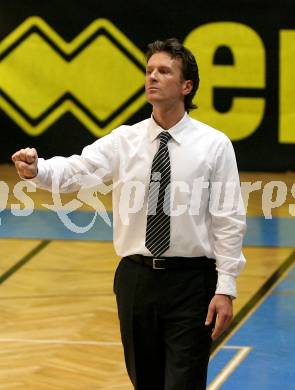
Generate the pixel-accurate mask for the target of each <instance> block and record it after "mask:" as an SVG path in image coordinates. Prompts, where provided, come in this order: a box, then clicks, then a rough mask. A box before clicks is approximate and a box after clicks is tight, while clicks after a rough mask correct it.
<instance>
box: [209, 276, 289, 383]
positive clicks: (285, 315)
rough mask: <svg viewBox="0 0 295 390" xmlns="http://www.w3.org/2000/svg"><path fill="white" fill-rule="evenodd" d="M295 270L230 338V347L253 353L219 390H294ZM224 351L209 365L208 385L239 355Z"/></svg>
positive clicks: (227, 350)
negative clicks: (243, 348) (247, 348)
mask: <svg viewBox="0 0 295 390" xmlns="http://www.w3.org/2000/svg"><path fill="white" fill-rule="evenodd" d="M294 282H295V268H293V270H291V271H290V272H289V274H288V275H287V276H285V278H284V279H283V280H282V281H281V282H280V283H279V284H278V285H277V286H276V287H275V289H274V290H273V291H272V292H271V293H270V295H269V296H268V297H267V298H266V300H265V301H264V302H263V303H262V304H261V306H259V307H258V309H257V310H256V311H255V312H254V313H253V314H252V315H251V317H249V318H248V320H247V321H246V322H245V323H244V324H243V325H242V327H241V328H239V329H238V331H237V332H236V333H235V334H234V335H233V336H232V337H231V338H230V340H229V341H228V343H227V346H237V347H243V346H248V347H251V348H252V349H251V351H250V352H249V354H248V355H247V356H246V357H245V359H244V360H243V361H242V362H241V363H240V365H239V366H238V367H237V368H236V369H235V370H234V371H233V372H232V374H231V375H230V376H229V377H228V378H227V379H226V381H225V382H224V384H223V385H222V386H221V387H220V389H222V390H249V389H252V390H281V389H284V390H293V389H294V386H295V385H294V384H295V370H294V367H295V354H294V346H295V310H294V308H295V289H294V285H295V283H294ZM236 353H237V352H236V350H232V349H221V350H220V351H219V352H218V353H217V354H216V356H215V357H214V358H213V359H212V361H211V362H210V365H209V378H208V383H209V384H210V383H211V381H212V380H213V379H214V378H216V376H217V375H218V374H219V373H220V371H221V369H222V368H224V367H226V365H227V364H228V363H229V361H230V360H231V359H232V358H233V357H234V355H235V354H236Z"/></svg>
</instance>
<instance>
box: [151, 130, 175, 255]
mask: <svg viewBox="0 0 295 390" xmlns="http://www.w3.org/2000/svg"><path fill="white" fill-rule="evenodd" d="M170 138H171V135H170V133H169V132H168V131H162V133H160V146H159V149H158V151H157V153H156V154H155V157H154V159H153V163H152V170H151V178H150V187H149V196H148V216H147V227H146V237H145V246H146V248H147V249H148V250H149V251H150V252H151V253H152V255H153V256H155V257H159V256H161V254H162V253H164V252H165V251H166V250H167V249H168V248H169V246H170V180H171V172H170V157H169V150H168V146H167V142H168V141H169V139H170ZM167 186H168V187H167ZM167 214H168V215H167Z"/></svg>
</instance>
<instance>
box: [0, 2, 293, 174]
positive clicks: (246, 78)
mask: <svg viewBox="0 0 295 390" xmlns="http://www.w3.org/2000/svg"><path fill="white" fill-rule="evenodd" d="M168 37H178V38H179V39H180V40H182V41H183V42H184V43H185V45H186V46H187V47H188V48H190V49H191V50H192V51H193V53H194V54H195V56H196V58H197V61H198V64H199V68H200V78H201V84H200V90H199V92H198V94H197V97H196V103H197V105H198V107H199V108H198V109H197V110H195V111H193V112H192V113H191V115H192V116H193V117H194V118H197V119H199V120H201V121H203V122H206V123H208V124H210V125H212V126H214V127H216V128H218V129H220V130H222V131H224V132H225V133H226V134H227V135H228V136H229V137H230V138H231V140H232V141H233V143H234V147H235V150H236V154H237V160H238V165H239V168H240V170H266V171H276V170H279V171H285V170H294V168H295V148H294V145H295V4H294V1H293V0H289V1H282V0H281V1H280V2H271V1H259V0H255V1H254V0H248V1H243V0H240V1H235V0H227V1H225V0H220V1H212V0H206V1H196V0H194V1H192V0H191V1H175V0H174V1H172V0H170V1H151V0H150V1H145V0H144V1H139V0H138V1H134V0H130V1H121V0H117V1H114V0H110V1H101V0H97V1H95V0H83V1H82V0H71V1H69V0H63V1H58V0H51V1H46V2H45V1H40V0H38V1H37V0H13V1H0V90H1V94H0V140H1V142H0V162H1V163H4V162H8V161H9V160H10V155H11V154H12V153H13V152H14V151H15V150H17V149H19V148H21V147H25V146H31V147H36V148H37V149H38V152H39V155H42V156H43V157H50V156H53V155H56V154H59V155H65V156H67V155H70V154H73V153H80V152H81V150H82V148H83V146H85V145H86V144H88V143H91V142H93V141H94V140H95V139H96V138H97V137H101V136H103V135H105V134H107V133H108V132H110V131H111V130H112V129H113V128H115V127H117V126H119V125H120V124H122V123H125V124H126V123H127V124H132V123H134V122H137V121H139V120H142V119H144V118H146V117H147V116H149V115H150V113H151V107H150V106H149V104H148V103H147V102H146V100H145V96H144V88H143V85H144V67H145V62H144V55H143V53H144V50H145V48H146V45H147V43H149V42H152V41H154V40H156V39H165V38H168Z"/></svg>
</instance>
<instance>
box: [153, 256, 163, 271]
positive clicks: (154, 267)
mask: <svg viewBox="0 0 295 390" xmlns="http://www.w3.org/2000/svg"><path fill="white" fill-rule="evenodd" d="M157 261H165V259H157V258H155V257H154V258H153V269H165V267H160V266H158V265H157Z"/></svg>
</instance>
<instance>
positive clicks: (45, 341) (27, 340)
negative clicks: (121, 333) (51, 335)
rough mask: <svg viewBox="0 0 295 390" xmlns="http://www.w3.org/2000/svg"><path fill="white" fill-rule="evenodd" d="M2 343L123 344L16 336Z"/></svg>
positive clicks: (2, 340)
mask: <svg viewBox="0 0 295 390" xmlns="http://www.w3.org/2000/svg"><path fill="white" fill-rule="evenodd" d="M0 343H20V344H21V343H28V344H65V345H94V346H97V347H100V346H108V345H109V346H111V345H115V346H116V345H122V343H121V342H117V341H92V340H46V339H42V340H38V339H16V338H5V339H0Z"/></svg>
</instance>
